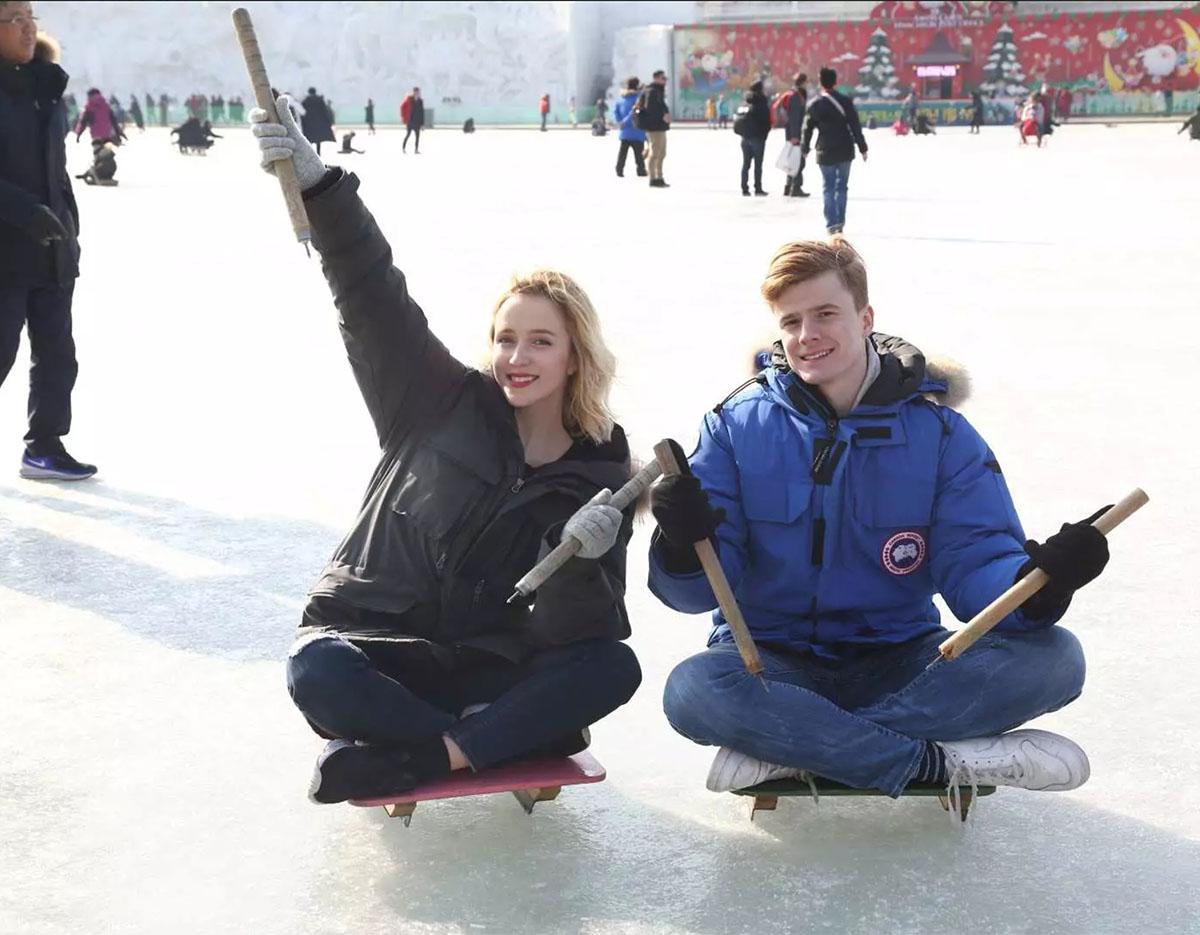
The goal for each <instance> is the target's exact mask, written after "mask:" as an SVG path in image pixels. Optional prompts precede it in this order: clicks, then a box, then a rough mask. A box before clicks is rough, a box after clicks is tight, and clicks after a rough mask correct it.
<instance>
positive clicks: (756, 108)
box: [739, 81, 771, 195]
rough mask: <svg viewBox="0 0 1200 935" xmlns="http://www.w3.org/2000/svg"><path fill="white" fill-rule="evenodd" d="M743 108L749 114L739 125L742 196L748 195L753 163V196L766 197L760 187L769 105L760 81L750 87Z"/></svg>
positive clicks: (768, 125) (768, 131)
mask: <svg viewBox="0 0 1200 935" xmlns="http://www.w3.org/2000/svg"><path fill="white" fill-rule="evenodd" d="M744 106H747V107H749V108H750V112H749V113H748V114H746V115H745V121H744V122H743V123H742V124H741V126H742V134H741V136H742V194H743V195H749V194H750V165H751V163H753V164H754V194H756V195H766V194H767V193H766V191H764V190H763V187H762V168H763V156H764V155H765V153H766V149H767V134H769V133H770V132H771V105H770V103H769V102H768V101H767V96H766V94H764V93H763V83H762V81H755V82H754V83H753V84H752V85H750V90H749V91H747V92H746V98H745V105H744ZM740 113H741V112H740V111H739V114H740ZM739 119H740V118H739Z"/></svg>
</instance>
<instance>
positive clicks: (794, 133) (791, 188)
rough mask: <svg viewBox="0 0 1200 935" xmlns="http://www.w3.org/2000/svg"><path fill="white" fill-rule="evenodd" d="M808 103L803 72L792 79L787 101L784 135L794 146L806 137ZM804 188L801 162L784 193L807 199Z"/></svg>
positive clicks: (806, 76)
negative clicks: (805, 122)
mask: <svg viewBox="0 0 1200 935" xmlns="http://www.w3.org/2000/svg"><path fill="white" fill-rule="evenodd" d="M807 101H808V75H806V74H804V73H803V72H801V73H800V74H798V75H796V76H795V77H794V78H793V79H792V90H791V93H790V94H788V96H787V98H786V101H785V105H786V114H787V121H786V123H785V124H784V127H785V129H784V133H785V134H786V135H787V141H788V142H789V143H791V144H792V145H794V146H799V145H800V140H801V138H802V137H803V135H804V112H805V109H806V107H805V105H806V103H807ZM803 186H804V162H803V160H801V162H800V168H799V170H798V171H797V172H796V174H795V175H789V176H788V179H787V183H786V184H785V185H784V187H783V193H784V194H785V195H791V196H792V197H794V198H807V197H808V192H806V191H804V187H803Z"/></svg>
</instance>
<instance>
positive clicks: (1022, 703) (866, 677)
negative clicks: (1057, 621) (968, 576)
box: [663, 626, 1084, 796]
mask: <svg viewBox="0 0 1200 935" xmlns="http://www.w3.org/2000/svg"><path fill="white" fill-rule="evenodd" d="M948 635H949V631H947V630H940V631H936V632H934V633H931V634H929V635H927V636H924V637H920V638H918V639H915V640H911V641H910V642H908V643H901V644H899V645H897V646H894V647H887V648H884V649H879V650H875V651H873V652H870V653H868V654H866V655H864V656H862V657H859V658H857V659H854V660H851V661H847V662H842V663H831V662H827V661H824V660H819V659H817V658H815V657H813V656H811V655H808V654H799V653H793V652H788V651H784V650H780V649H774V648H773V649H769V650H767V649H763V648H762V647H759V650H760V653H761V655H762V660H763V666H764V673H763V674H764V676H765V678H766V686H764V685H763V683H762V682H760V681H759V679H758V678H756V677H754V676H752V675H749V674H748V673H747V672H746V669H745V667H744V666H743V665H742V660H741V657H740V656H739V655H738V652H737V648H736V647H735V646H734V645H733V644H732V643H718V644H716V645H714V646H712V647H710V648H709V649H708V650H707V651H706V652H703V653H700V654H699V655H696V656H692V657H691V658H689V659H685V660H684V661H683V662H681V663H680V664H679V665H677V666H676V667H675V669H674V671H673V672H672V673H671V675H670V676H669V677H668V678H667V685H666V690H665V691H664V694H663V709H664V710H665V711H666V714H667V720H668V721H670V723H671V726H672V727H673V728H675V730H677V731H678V732H679V733H681V734H683V736H685V737H687V738H688V739H689V740H693V741H695V742H696V743H699V744H706V745H712V746H723V747H732V748H733V749H735V750H737V751H739V752H741V753H747V754H749V755H750V756H753V757H755V758H757V759H760V760H764V761H766V762H768V763H778V764H780V765H783V766H795V767H800V768H803V769H807V770H810V771H812V772H813V773H816V774H817V775H819V776H824V777H826V778H828V779H833V780H836V781H837V782H841V783H845V784H846V785H849V786H854V787H856V788H859V789H880V790H882V791H883V792H885V793H886V794H888V795H891V796H895V795H899V794H900V791H901V790H902V789H903V788H904V787H905V786H906V785H907V784H908V783H909V782H910V781H911V780H912V778H913V776H914V775H915V774H916V771H917V766H918V764H919V762H920V759H921V754H922V752H923V751H924V745H925V741H926V740H964V739H966V738H969V737H986V736H990V735H994V734H999V733H1003V732H1004V731H1007V730H1011V729H1012V728H1014V727H1017V726H1018V725H1020V724H1023V723H1025V722H1026V721H1028V720H1030V719H1032V718H1035V717H1037V716H1038V715H1041V714H1045V713H1046V712H1048V711H1054V710H1056V709H1058V708H1061V707H1062V706H1063V705H1065V704H1067V703H1068V702H1070V701H1073V700H1074V699H1075V698H1077V697H1078V696H1079V693H1080V691H1082V689H1083V677H1084V661H1083V650H1082V648H1081V647H1080V645H1079V641H1078V640H1076V639H1075V637H1074V636H1072V635H1071V633H1070V632H1068V631H1067V630H1064V629H1063V628H1062V627H1057V626H1055V627H1050V628H1049V629H1046V630H1039V631H1037V632H1033V633H995V632H993V633H989V634H987V635H985V636H984V637H983V638H982V639H980V641H979V642H978V643H976V644H975V645H974V646H972V647H971V648H970V649H969V650H967V652H966V653H964V654H963V655H962V656H961V657H960V658H959V659H957V660H955V661H954V662H942V663H939V664H938V665H936V666H934V667H933V668H932V669H929V670H926V668H925V667H926V666H927V665H928V664H929V662H930V660H932V659H934V658H935V657H936V656H937V647H938V644H939V643H941V642H942V640H944V639H945V638H946V637H947V636H948Z"/></svg>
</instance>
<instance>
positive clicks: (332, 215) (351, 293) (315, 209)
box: [304, 169, 468, 448]
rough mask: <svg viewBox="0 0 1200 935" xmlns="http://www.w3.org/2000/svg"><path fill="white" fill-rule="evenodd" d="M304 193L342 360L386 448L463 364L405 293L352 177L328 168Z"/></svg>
mask: <svg viewBox="0 0 1200 935" xmlns="http://www.w3.org/2000/svg"><path fill="white" fill-rule="evenodd" d="M304 200H305V206H306V207H307V209H308V218H309V222H310V223H311V225H312V233H313V246H315V247H316V248H317V250H318V251H320V253H321V271H322V272H324V274H325V279H326V281H327V282H328V283H329V290H330V292H332V293H333V301H334V304H335V305H336V306H337V309H338V325H339V327H340V328H341V332H342V339H343V340H344V341H345V344H346V352H347V354H348V355H349V357H350V366H351V367H352V369H353V370H354V377H355V379H356V380H357V381H358V386H359V389H360V390H361V391H362V395H363V399H364V400H365V401H366V404H367V409H368V410H369V411H370V414H371V419H372V421H373V422H374V423H375V431H376V433H377V434H378V436H379V443H380V445H381V446H382V447H384V448H387V447H389V445H390V443H391V441H392V440H393V439H395V438H396V437H397V436H398V433H400V432H402V431H403V430H404V429H406V428H408V427H409V426H411V425H413V424H414V423H415V422H418V421H420V420H421V419H422V418H423V417H425V416H427V415H428V414H429V412H430V411H431V409H432V407H434V406H436V405H437V404H438V401H439V400H442V399H444V398H445V396H446V394H447V392H448V391H450V390H451V389H452V388H453V387H454V386H456V385H457V384H458V383H459V382H461V381H462V380H463V379H464V377H465V376H466V374H467V373H468V369H467V368H466V367H465V366H464V365H463V364H462V363H460V362H459V361H458V360H456V359H455V358H454V357H453V356H452V355H451V354H450V352H449V351H447V350H446V348H445V346H444V345H443V344H442V342H441V341H439V340H438V339H437V338H436V337H435V336H434V335H433V333H432V332H431V331H430V330H429V324H428V322H427V321H426V320H425V313H424V312H423V311H421V307H420V306H419V305H417V303H416V302H414V301H413V299H412V297H411V296H409V294H408V286H407V284H406V282H405V279H404V274H403V273H402V272H400V270H398V269H396V267H395V266H393V265H392V249H391V247H390V246H389V245H388V242H387V240H385V239H384V236H383V234H382V232H380V230H379V227H378V225H376V223H375V219H374V218H373V217H372V216H371V213H370V212H369V211H368V210H367V208H366V206H365V205H364V204H363V203H362V199H361V198H359V196H358V178H357V177H356V176H355V175H353V174H347V173H346V172H344V171H343V170H341V169H331V170H330V171H329V172H327V173H326V175H325V178H324V179H322V180H321V181H320V182H319V183H317V185H315V186H314V187H313V188H311V189H309V190H308V191H306V192H305V194H304Z"/></svg>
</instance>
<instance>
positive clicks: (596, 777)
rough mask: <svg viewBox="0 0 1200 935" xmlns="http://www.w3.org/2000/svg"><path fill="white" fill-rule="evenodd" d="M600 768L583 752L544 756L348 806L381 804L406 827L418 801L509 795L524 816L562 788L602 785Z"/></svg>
mask: <svg viewBox="0 0 1200 935" xmlns="http://www.w3.org/2000/svg"><path fill="white" fill-rule="evenodd" d="M604 777H605V772H604V767H603V766H601V765H600V762H599V761H598V760H597V759H596V758H595V757H594V756H592V755H591V754H590V753H587V752H586V751H585V752H583V753H576V754H575V755H574V756H568V757H544V758H541V759H537V760H522V761H520V762H517V763H505V764H504V765H502V766H494V767H492V768H491V769H485V770H480V771H479V772H478V773H472V772H470V771H468V770H460V771H459V772H457V773H453V774H451V775H450V776H449V777H447V778H446V779H443V780H441V781H439V782H431V783H429V784H428V785H424V786H418V787H417V788H416V789H413V790H412V791H411V792H406V793H404V794H403V795H398V796H389V797H386V798H379V799H352V800H351V801H350V804H351V805H360V806H364V807H371V806H375V805H382V806H383V810H384V811H386V812H387V813H388V815H390V816H391V817H392V818H401V819H403V820H404V826H405V827H406V828H407V827H408V824H409V822H410V821H412V814H413V811H414V810H415V809H416V807H417V803H418V802H429V801H433V800H434V799H458V798H462V797H464V796H471V795H490V794H493V793H496V792H511V793H512V794H513V796H515V797H516V800H517V801H518V802H520V803H521V807H522V808H523V809H525V812H526V814H531V813H532V812H533V806H534V805H536V804H537V803H538V802H549V801H551V800H552V799H556V798H558V794H559V793H560V792H561V791H562V787H563V786H574V785H581V784H584V783H592V782H602V781H603V780H604Z"/></svg>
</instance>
